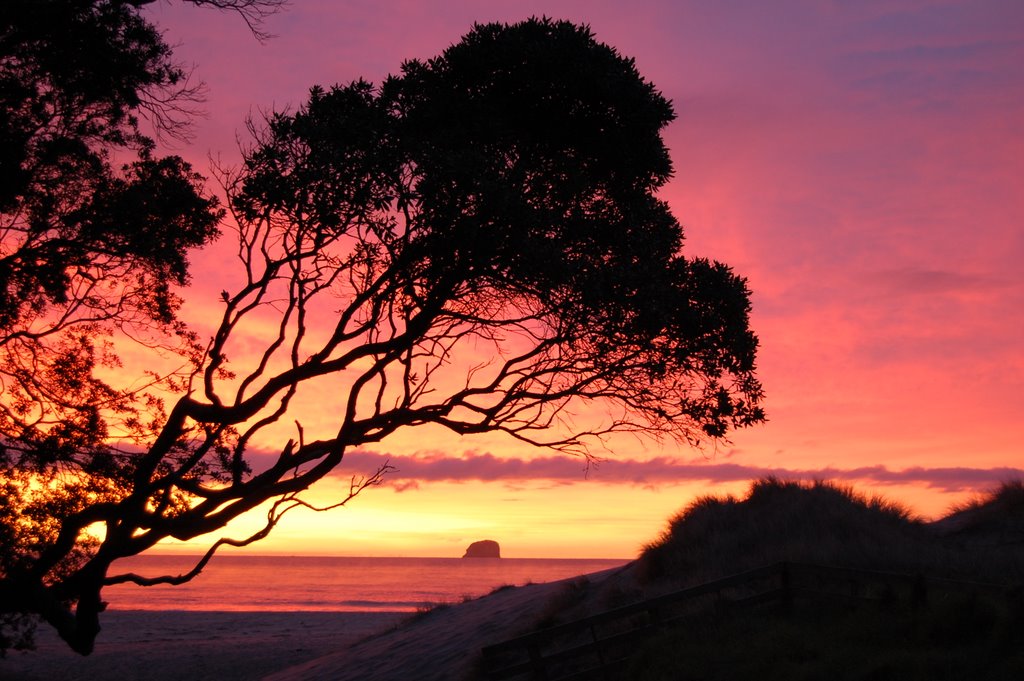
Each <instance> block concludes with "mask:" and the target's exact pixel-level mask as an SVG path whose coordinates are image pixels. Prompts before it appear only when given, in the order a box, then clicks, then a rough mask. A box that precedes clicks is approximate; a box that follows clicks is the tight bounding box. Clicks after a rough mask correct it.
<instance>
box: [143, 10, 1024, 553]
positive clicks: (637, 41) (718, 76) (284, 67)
mask: <svg viewBox="0 0 1024 681" xmlns="http://www.w3.org/2000/svg"><path fill="white" fill-rule="evenodd" d="M542 14H545V15H548V16H551V17H554V18H560V19H561V18H564V19H570V20H573V21H576V22H581V23H587V24H590V26H591V27H592V29H593V30H594V32H595V33H596V35H597V37H598V39H599V40H601V41H603V42H606V43H609V44H611V45H613V46H615V47H617V48H618V49H619V51H620V52H621V53H623V54H625V55H628V56H633V57H635V58H636V61H637V65H638V68H639V70H640V72H641V73H642V74H643V75H644V76H645V77H646V78H647V79H649V80H650V81H652V82H653V83H654V84H655V85H656V86H657V87H658V88H659V89H660V90H661V91H662V92H663V93H664V94H665V95H666V96H667V97H668V98H670V99H671V100H672V101H673V102H674V105H675V108H676V111H677V114H678V119H677V121H676V122H675V123H673V124H672V125H671V126H670V127H669V128H668V130H667V132H666V140H667V142H668V144H669V146H670V148H671V150H672V154H673V160H674V163H675V167H676V176H675V178H674V180H673V181H672V182H671V183H670V184H669V185H668V187H667V188H666V189H665V191H664V198H666V199H667V200H668V201H669V202H670V204H671V205H672V207H673V210H674V211H675V213H676V215H677V217H678V218H679V219H680V221H681V222H682V223H683V224H684V225H685V226H686V229H687V232H686V234H687V243H686V249H687V253H688V254H689V255H702V256H708V257H712V258H715V259H719V260H722V261H724V262H727V263H729V264H730V265H732V266H733V267H734V268H735V269H736V270H737V271H738V272H739V273H740V274H743V275H744V276H746V277H748V278H749V280H750V286H751V288H752V290H753V292H754V294H753V305H754V312H753V324H754V328H755V330H756V331H757V332H758V334H759V336H760V338H761V354H760V358H761V359H760V362H759V365H760V375H761V378H762V380H763V382H764V384H765V387H766V390H767V394H768V397H767V402H766V407H767V410H768V416H769V419H770V420H769V423H768V424H766V425H763V426H760V427H757V428H754V429H750V430H747V431H741V432H739V433H736V434H735V435H734V436H733V438H732V443H731V444H727V445H723V446H721V447H719V448H718V449H717V450H708V451H704V452H694V451H690V450H687V449H685V448H681V447H676V446H664V445H659V444H656V443H652V442H646V441H639V440H635V439H630V440H624V441H616V442H615V443H614V445H615V446H614V451H609V452H596V453H598V454H599V455H601V456H603V457H606V458H607V459H608V461H607V462H606V463H605V464H604V465H602V466H601V467H599V468H598V469H596V470H592V471H590V473H589V474H586V475H585V472H584V466H583V463H582V462H581V461H577V460H565V459H564V458H558V457H554V458H552V455H551V454H550V453H546V452H537V451H530V450H526V449H524V448H523V447H522V446H521V445H516V444H513V443H511V442H508V441H505V440H502V439H500V438H497V437H492V438H476V439H459V438H455V437H452V436H449V435H446V434H445V433H443V432H437V431H430V432H428V433H418V432H417V433H404V434H399V435H397V436H396V437H395V438H393V439H391V440H388V441H386V442H385V443H383V444H382V445H381V447H380V448H379V449H378V450H377V451H376V452H375V453H358V454H357V455H354V456H353V457H352V460H351V461H350V462H349V463H350V468H347V469H345V470H343V471H341V472H340V476H341V478H346V479H347V476H348V475H349V474H351V473H352V472H358V471H359V470H361V469H362V468H363V467H369V466H372V461H374V460H376V459H375V458H374V457H379V456H381V455H390V456H392V457H393V461H395V462H399V463H400V464H401V465H400V468H401V469H402V470H401V471H400V472H399V473H397V474H396V475H394V476H393V478H392V483H391V486H390V487H388V488H386V489H378V490H372V491H370V492H368V493H367V495H366V496H364V497H361V498H360V499H357V500H356V501H355V502H354V504H353V505H352V506H351V507H350V508H348V509H345V510H342V511H340V512H337V513H333V514H329V515H325V516H317V517H307V516H296V518H294V519H290V520H289V521H286V522H285V523H284V525H283V526H282V527H281V531H280V532H279V533H278V536H277V537H274V538H272V539H271V540H267V542H266V543H265V544H264V545H263V546H262V547H260V548H261V549H263V550H266V551H280V552H305V553H310V552H314V553H315V552H319V553H340V554H345V553H348V554H377V555H385V554H396V553H404V554H411V555H458V554H459V552H460V551H461V549H462V548H464V545H465V544H466V543H468V542H469V541H472V540H474V539H479V538H483V537H484V536H488V537H492V538H495V539H498V540H500V541H502V543H503V545H504V546H505V547H506V551H505V553H506V554H507V555H512V556H515V555H519V556H529V555H587V556H631V555H634V554H635V552H636V550H637V549H638V548H639V546H640V545H641V544H642V543H643V542H645V541H649V540H651V539H653V538H654V537H655V536H656V535H657V533H658V531H659V530H660V528H661V526H662V524H663V522H664V520H665V518H666V516H667V515H669V514H670V513H672V512H673V511H675V510H677V509H678V508H679V507H681V506H683V505H684V504H685V503H686V502H687V501H688V500H689V499H691V498H692V497H693V496H694V495H695V494H702V493H718V492H726V491H737V490H742V489H743V487H744V486H745V484H746V482H745V481H747V480H749V479H750V478H752V477H756V476H759V475H764V474H767V473H769V472H772V471H775V472H778V473H779V474H781V475H787V476H800V477H805V478H811V477H816V476H821V477H834V478H837V479H840V480H842V481H844V482H849V483H851V484H854V485H855V486H856V487H857V488H858V489H861V490H863V491H865V492H872V493H873V492H880V493H883V494H887V495H890V496H892V497H894V498H898V499H903V500H905V501H907V502H908V503H911V504H912V505H913V506H914V507H915V509H916V510H918V511H919V512H921V513H923V514H926V515H932V516H933V515H936V514H940V513H942V512H943V511H944V510H945V509H946V508H948V506H949V504H951V503H954V502H956V501H960V500H962V499H964V498H965V496H969V495H970V494H972V493H975V492H976V491H977V490H981V489H986V488H988V487H991V486H993V485H994V484H996V483H998V481H999V480H1002V479H1006V478H1007V477H1010V476H1013V475H1015V474H1019V473H1020V469H1021V468H1024V465H1022V453H1024V451H1022V446H1021V444H1020V443H1021V441H1022V439H1024V419H1022V414H1024V356H1022V352H1021V350H1022V346H1024V343H1022V337H1024V274H1022V267H1021V263H1022V262H1024V69H1021V68H1020V64H1022V63H1024V4H1021V3H1020V2H1017V1H1016V0H1008V1H1006V2H998V1H994V0H984V1H978V0H974V1H963V2H927V1H924V0H921V1H918V0H906V1H903V2H895V1H891V0H886V1H884V2H883V1H878V2H870V1H864V2H849V3H848V2H840V1H839V0H833V1H831V2H830V1H825V0H821V1H817V2H812V1H810V0H807V1H804V2H799V1H792V0H786V1H782V2H773V3H765V2H761V1H760V0H750V1H747V2H716V3H709V2H678V1H674V2H669V1H665V2H647V1H643V0H640V1H634V2H632V3H630V4H629V5H628V7H627V6H626V4H625V3H596V2H582V1H581V2H545V3H539V2H488V3H472V2H445V3H415V2H393V1H386V0H385V1H382V2H334V1H330V0H296V1H295V2H294V3H293V5H292V6H291V7H290V8H288V9H287V10H286V11H285V12H284V13H282V14H280V15H278V16H275V17H273V18H271V19H270V21H269V22H268V25H267V28H268V29H269V30H270V31H271V32H272V33H274V34H276V37H275V38H273V39H272V40H270V41H268V42H266V43H265V44H262V45H261V44H259V43H257V42H256V41H255V40H254V39H253V38H252V36H251V35H250V34H249V33H248V32H247V30H246V28H245V26H244V24H243V23H242V22H241V21H240V20H238V19H237V18H236V17H233V16H230V15H225V14H220V13H217V12H213V11H203V10H196V9H191V8H184V7H179V6H178V4H177V3H175V4H172V5H163V4H160V5H157V6H156V7H155V8H154V9H153V11H152V16H153V17H154V18H155V19H156V20H157V21H158V22H159V23H160V24H161V25H162V26H164V27H165V28H166V29H167V35H168V38H169V40H170V41H171V42H172V43H176V44H177V45H178V48H177V51H176V54H177V56H178V58H179V59H181V60H182V61H184V62H186V63H193V62H194V63H195V64H196V73H197V75H198V76H199V77H200V78H201V79H202V80H204V81H205V82H206V83H207V86H208V97H207V102H206V105H205V108H206V111H207V115H206V117H205V118H204V119H201V120H199V121H198V122H197V123H196V126H195V139H194V141H193V143H192V144H190V145H189V146H187V147H184V148H180V149H178V152H179V153H181V154H183V155H184V156H186V157H187V158H189V159H191V160H192V161H193V162H194V163H195V164H196V165H197V166H199V167H206V166H207V158H208V156H213V157H215V158H219V159H220V160H221V161H222V162H227V163H232V162H236V161H237V159H238V157H239V155H238V151H237V145H236V138H237V137H238V136H242V137H243V138H244V126H243V120H244V118H245V116H247V115H249V114H251V113H252V114H256V113H258V112H259V111H260V110H268V109H270V108H278V109H280V108H285V107H288V106H292V107H294V106H296V105H297V104H299V103H301V102H302V100H303V99H304V97H305V94H306V92H307V91H308V89H309V87H310V86H311V85H314V84H324V85H330V84H332V83H336V82H347V81H349V80H352V79H355V78H357V77H365V78H367V79H369V80H371V81H375V82H379V81H380V80H381V79H382V78H383V77H384V76H386V75H387V74H388V73H391V72H396V71H397V70H398V67H399V65H400V63H401V61H402V60H403V59H406V58H412V57H423V58H427V57H431V56H434V55H435V54H437V53H439V52H440V51H441V50H442V49H444V47H446V46H447V45H449V44H451V43H453V42H455V41H457V40H458V39H459V37H460V36H461V35H462V34H464V33H465V32H466V31H467V30H468V29H469V28H470V27H471V25H472V24H473V23H474V22H486V21H493V20H501V21H515V20H519V19H523V18H526V17H529V16H530V15H542ZM218 257H219V256H218V254H217V252H216V249H214V250H212V251H211V252H208V253H203V254H197V256H196V257H195V259H194V261H195V266H196V277H195V279H196V281H195V284H194V286H193V288H192V290H191V291H189V292H187V293H186V296H187V297H189V298H190V300H191V301H192V302H193V304H194V305H195V306H198V307H201V305H199V304H198V303H196V301H208V302H209V303H210V304H212V303H213V302H214V301H216V299H217V297H218V292H219V291H220V289H221V283H220V282H219V281H218V278H217V275H216V274H215V272H214V270H215V269H217V270H219V269H220V268H217V267H216V263H217V258H218ZM312 416H315V414H314V415H312ZM325 418H326V417H325ZM425 443H426V444H425ZM538 457H539V458H540V460H535V459H538ZM333 484H337V481H334V483H333ZM329 491H330V484H325V485H324V486H322V487H320V488H317V489H314V490H313V494H314V496H316V495H322V496H324V497H325V498H326V496H327V495H328V494H329ZM243 524H244V523H243ZM186 548H187V547H186Z"/></svg>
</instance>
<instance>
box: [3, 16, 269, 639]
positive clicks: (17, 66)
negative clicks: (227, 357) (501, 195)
mask: <svg viewBox="0 0 1024 681" xmlns="http://www.w3.org/2000/svg"><path fill="white" fill-rule="evenodd" d="M143 4H146V3H144V2H118V1H114V0H59V1H55V0H9V1H7V2H4V3H3V4H2V5H0V394H2V398H0V488H2V498H0V577H2V579H3V580H4V584H5V589H6V588H8V585H10V584H12V583H13V582H11V581H10V580H11V579H13V578H14V577H15V576H16V575H18V574H19V573H22V572H25V571H31V570H32V569H34V568H33V567H32V561H34V560H35V558H36V557H37V556H38V555H39V553H40V552H41V551H43V550H44V548H45V547H46V546H48V545H49V544H50V543H51V542H52V540H53V539H54V538H55V536H56V532H57V531H58V527H59V519H60V518H62V517H63V516H65V515H68V514H70V513H73V512H75V511H78V510H80V509H82V508H83V507H84V506H85V505H87V504H89V503H95V502H97V501H101V500H108V499H118V498H121V496H122V495H123V491H124V489H125V487H124V485H125V483H126V477H125V475H126V466H127V464H126V463H125V461H123V460H119V458H120V459H123V454H121V453H119V450H118V448H117V447H116V446H113V445H114V443H116V442H118V441H120V442H121V443H122V444H123V443H124V442H130V441H136V442H138V443H140V444H141V443H144V442H147V441H149V440H151V439H152V436H153V430H154V428H155V427H156V426H157V424H158V422H159V413H160V408H159V397H158V395H157V393H158V392H159V391H162V390H166V389H167V388H170V387H173V385H174V384H175V382H176V381H177V380H178V379H180V378H181V377H183V376H184V375H187V374H181V375H180V376H179V375H175V372H172V373H171V374H170V375H165V376H159V375H154V376H152V377H148V378H147V379H146V380H145V381H136V382H135V384H134V385H133V386H132V387H130V388H128V389H126V388H124V387H119V386H112V385H110V384H108V383H107V382H105V381H104V380H101V379H100V378H99V377H98V371H101V370H103V369H105V368H108V367H111V366H115V365H116V364H117V363H118V361H119V360H118V357H117V353H116V348H115V343H123V342H125V341H126V340H127V339H132V340H134V341H138V342H141V343H143V344H145V345H147V346H150V347H153V348H154V349H159V350H161V351H162V352H165V353H171V354H174V355H177V356H178V357H179V360H180V362H181V363H182V364H184V365H185V366H187V367H191V366H192V362H193V360H195V361H197V360H198V358H199V356H200V355H201V351H202V346H201V345H200V344H198V343H197V342H196V337H195V335H194V334H191V333H190V332H189V331H188V329H187V328H186V327H185V326H184V325H183V324H182V323H181V322H180V321H179V320H178V319H177V314H178V309H179V307H180V304H181V301H180V299H179V298H178V296H177V295H175V293H174V288H175V287H178V286H181V285H183V284H185V283H186V282H187V280H188V261H187V252H188V250H189V249H190V248H193V247H196V246H201V245H204V244H207V243H209V242H210V241H211V240H212V239H213V238H214V237H215V236H216V235H217V223H218V221H219V220H220V218H221V216H222V214H223V211H222V210H221V209H220V208H219V206H218V202H217V201H216V200H214V199H212V198H210V197H208V196H205V195H204V194H203V192H202V189H201V187H202V183H203V178H201V177H200V176H199V175H198V174H196V173H194V172H193V171H192V169H191V168H190V167H189V166H188V164H187V163H185V162H184V161H183V160H182V159H180V158H178V157H176V156H159V155H158V154H157V153H156V152H155V148H156V147H155V143H154V141H153V140H152V139H151V138H150V137H149V136H148V135H147V134H145V133H144V132H143V127H145V126H144V124H142V121H141V119H148V120H149V121H150V122H151V123H152V124H153V126H152V127H154V128H155V130H156V131H157V132H158V133H159V134H160V135H162V136H168V137H179V138H180V137H184V136H186V135H187V132H188V131H187V124H188V121H189V118H190V114H191V113H192V110H193V109H194V107H195V106H196V105H197V104H198V100H199V95H200V91H201V88H200V87H199V85H198V84H197V83H195V82H194V81H193V80H191V79H190V77H189V74H188V73H187V72H185V71H184V70H183V69H182V68H181V67H179V66H178V65H176V64H175V63H174V62H173V60H172V55H171V50H170V48H169V47H168V46H167V44H166V43H165V42H164V40H163V38H162V37H161V35H160V33H159V31H158V30H157V29H156V28H155V27H154V26H153V25H151V24H150V23H149V22H147V21H146V20H145V19H144V17H142V16H141V14H140V13H139V11H138V10H139V7H140V6H141V5H143ZM194 4H198V5H202V4H210V5H216V6H219V7H221V8H222V9H228V10H235V11H238V12H239V13H240V14H242V16H243V17H244V18H245V20H246V21H247V22H249V23H250V25H252V26H253V27H254V28H257V29H258V25H259V24H258V22H259V20H260V19H262V18H263V17H265V16H266V14H267V13H268V12H270V11H273V10H274V9H275V8H276V6H277V5H279V4H280V3H279V2H277V0H217V1H216V2H205V1H197V2H195V3H194ZM87 545H88V542H84V543H80V544H79V545H78V546H77V547H76V548H75V549H74V550H73V551H71V552H69V553H67V554H66V555H65V556H64V558H62V559H61V561H59V562H60V565H61V567H53V566H51V567H49V568H47V569H46V570H47V571H49V572H50V573H51V574H50V575H48V576H46V577H45V580H48V581H47V583H49V581H52V579H53V575H54V574H63V573H62V572H61V571H66V570H68V569H70V568H71V567H73V566H74V565H77V564H79V563H80V562H81V560H82V558H83V556H84V555H85V554H82V553H81V551H83V550H85V549H84V547H85V546H87ZM40 574H43V573H40ZM4 593H5V598H4V602H3V605H2V606H0V652H2V651H3V650H4V649H5V648H7V647H8V645H20V644H27V643H29V639H30V634H31V631H32V622H31V621H30V620H28V619H26V618H25V617H23V616H22V615H23V613H22V612H21V611H19V610H18V609H17V607H14V606H12V605H11V604H9V602H8V601H7V599H6V591H5V592H4Z"/></svg>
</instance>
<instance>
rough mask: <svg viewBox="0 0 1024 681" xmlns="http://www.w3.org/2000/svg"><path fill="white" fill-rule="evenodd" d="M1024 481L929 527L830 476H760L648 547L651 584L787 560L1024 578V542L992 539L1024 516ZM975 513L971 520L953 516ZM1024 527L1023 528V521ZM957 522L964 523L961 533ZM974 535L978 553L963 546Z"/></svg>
mask: <svg viewBox="0 0 1024 681" xmlns="http://www.w3.org/2000/svg"><path fill="white" fill-rule="evenodd" d="M1022 501H1024V495H1021V494H1020V483H1017V482H1013V483H1007V484H1005V485H1003V486H1002V487H1001V488H1000V489H998V490H996V491H994V492H992V493H990V494H987V495H985V496H984V497H982V498H979V499H978V500H977V501H975V502H974V503H972V504H970V505H969V506H968V507H967V509H960V510H959V511H957V510H954V512H952V513H951V515H950V516H948V517H947V518H945V519H943V520H941V521H938V522H936V523H924V522H922V521H921V520H920V519H918V518H915V517H914V516H913V514H912V513H911V512H910V511H909V510H907V509H906V508H905V507H903V506H901V505H899V504H898V503H895V502H893V501H889V500H886V499H884V498H882V497H870V498H869V497H865V496H863V495H861V494H858V493H857V492H855V491H854V490H852V489H851V488H849V487H844V486H841V485H836V484H834V483H830V482H821V481H819V482H813V483H801V482H793V481H781V480H777V479H773V478H769V479H765V480H758V481H756V482H754V483H753V484H752V485H751V488H750V492H749V493H748V495H747V496H746V497H745V498H743V499H737V498H734V497H731V496H730V497H703V498H700V499H697V500H696V501H694V502H693V503H691V504H690V505H689V506H687V508H686V509H684V510H683V511H682V512H681V513H680V514H679V515H678V516H676V517H675V518H673V519H672V520H671V521H670V522H669V526H668V529H667V530H666V531H665V533H664V534H663V535H662V537H661V538H660V539H659V540H658V541H656V542H654V543H652V544H651V545H650V546H648V547H647V548H646V550H645V551H644V553H643V555H642V556H641V557H640V559H639V561H638V563H639V565H638V569H639V572H640V575H641V576H642V579H644V580H646V581H652V582H653V581H659V580H675V579H680V580H686V581H687V582H688V583H689V582H691V581H692V580H694V579H697V580H703V579H705V578H715V577H719V576H722V575H725V574H730V573H733V572H741V571H743V570H747V569H750V568H754V567H759V566H761V565H766V564H768V563H774V562H778V561H786V560H788V561H798V562H809V563H819V564H825V565H837V566H843V567H856V568H865V569H873V570H889V571H895V572H911V573H913V572H925V573H927V574H929V575H931V576H944V577H951V578H962V579H973V580H982V581H997V582H1013V581H1018V580H1021V579H1022V578H1024V563H1022V556H1024V554H1022V552H1024V542H1021V541H1020V540H1021V538H1022V535H1021V533H1020V532H1018V534H1017V545H1016V547H1015V548H1014V547H1012V546H1010V545H1009V544H1005V545H997V544H995V543H993V542H988V543H987V544H986V541H985V537H990V536H991V535H992V533H993V532H996V531H1000V528H1005V527H1006V526H1007V524H1008V523H1011V522H1013V521H1012V520H1011V519H1012V518H1014V517H1017V518H1018V519H1019V518H1020V517H1021V515H1020V514H1021V513H1022V512H1024V503H1022ZM965 511H967V514H968V516H970V518H971V519H972V521H974V522H972V523H966V522H962V523H960V522H953V524H952V525H951V524H950V523H951V519H955V518H956V517H957V516H961V515H962V514H963V513H965ZM1018 527H1019V526H1018ZM954 528H957V529H956V530H954ZM968 539H970V540H971V542H972V546H973V550H969V551H968V550H964V542H965V541H967V540H968Z"/></svg>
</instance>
